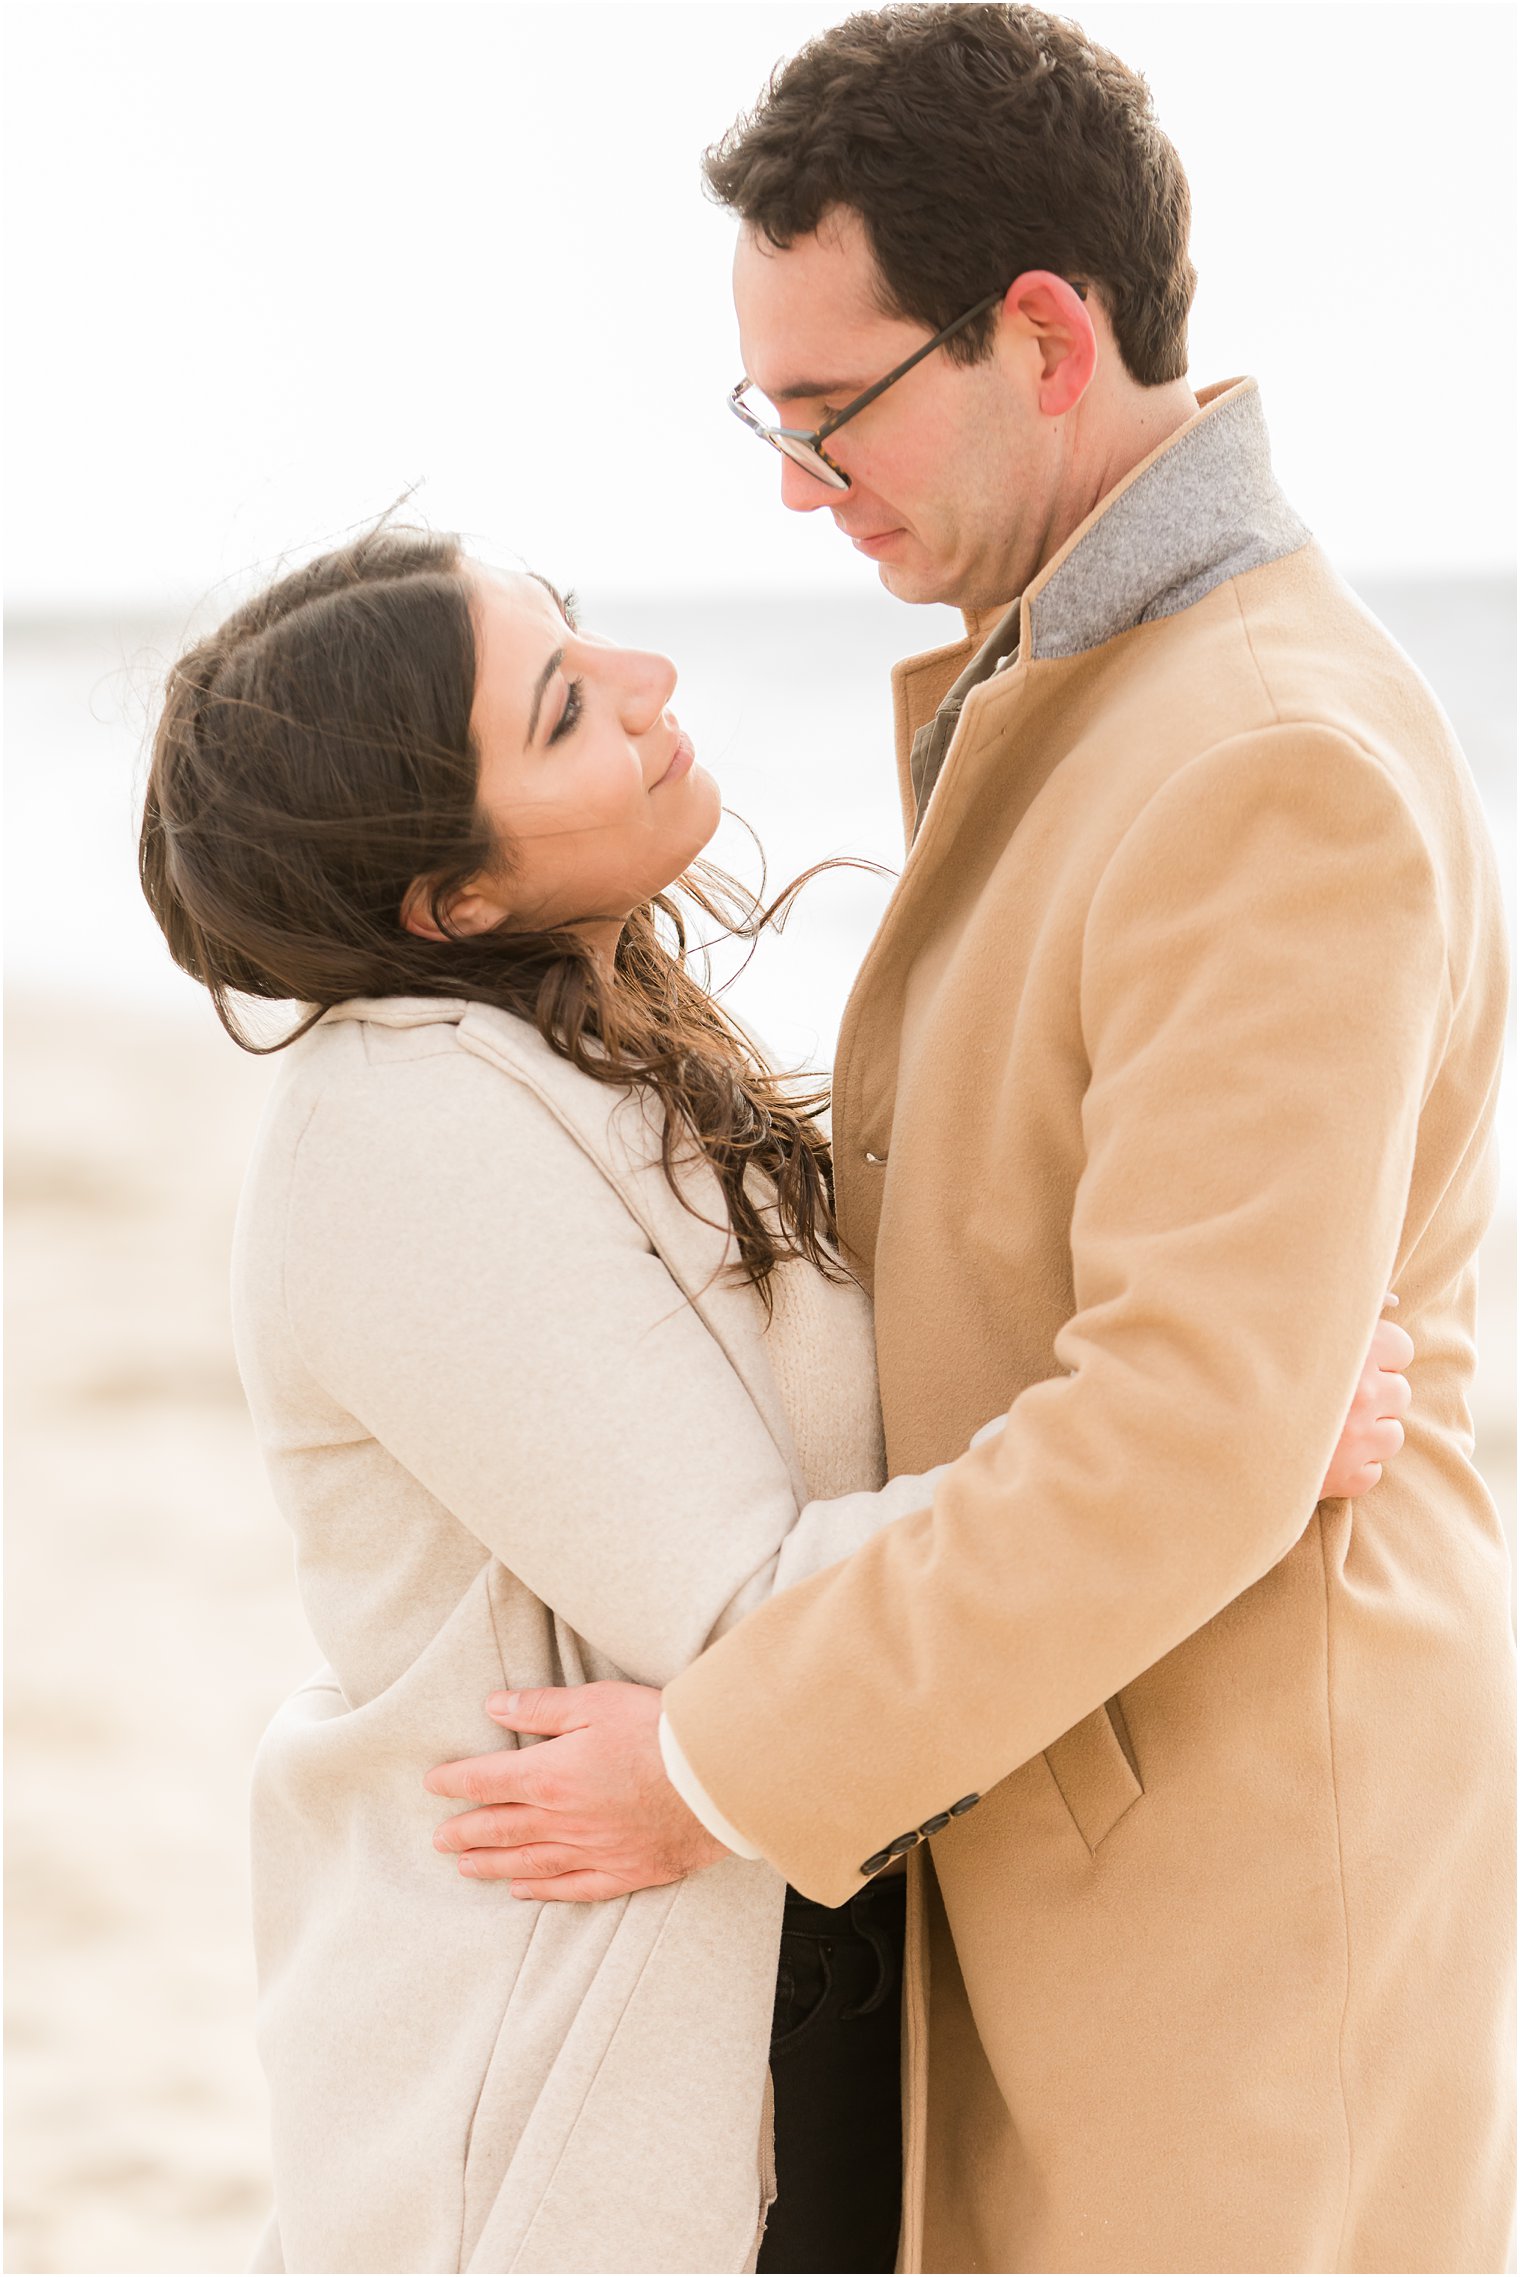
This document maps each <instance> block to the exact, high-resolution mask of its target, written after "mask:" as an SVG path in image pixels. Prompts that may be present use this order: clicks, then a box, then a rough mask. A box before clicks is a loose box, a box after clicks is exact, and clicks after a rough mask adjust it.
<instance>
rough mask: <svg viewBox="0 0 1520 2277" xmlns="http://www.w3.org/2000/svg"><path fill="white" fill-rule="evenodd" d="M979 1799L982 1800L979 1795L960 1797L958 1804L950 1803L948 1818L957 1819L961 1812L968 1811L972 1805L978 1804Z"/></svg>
mask: <svg viewBox="0 0 1520 2277" xmlns="http://www.w3.org/2000/svg"><path fill="white" fill-rule="evenodd" d="M981 1799H982V1798H981V1796H980V1795H962V1797H961V1799H960V1801H959V1802H958V1803H952V1804H951V1805H950V1816H951V1817H952V1818H959V1817H960V1816H961V1814H962V1812H964V1811H969V1810H970V1808H971V1806H972V1804H973V1803H979V1802H980V1801H981Z"/></svg>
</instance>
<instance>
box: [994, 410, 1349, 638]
mask: <svg viewBox="0 0 1520 2277" xmlns="http://www.w3.org/2000/svg"><path fill="white" fill-rule="evenodd" d="M1308 536H1309V532H1308V530H1307V528H1306V527H1305V525H1304V524H1303V523H1302V522H1301V521H1300V520H1299V518H1298V516H1297V515H1296V514H1295V513H1294V511H1293V509H1292V507H1291V506H1290V505H1289V504H1288V502H1287V500H1286V499H1285V498H1284V497H1283V494H1282V492H1281V491H1280V490H1279V489H1278V487H1277V484H1276V481H1275V480H1274V479H1273V474H1272V451H1271V446H1270V444H1269V442H1268V440H1267V423H1266V420H1265V419H1264V418H1263V417H1262V409H1261V397H1260V395H1259V394H1258V392H1257V388H1256V382H1255V381H1254V380H1239V381H1236V382H1233V383H1231V384H1229V385H1227V386H1226V387H1224V388H1222V389H1220V390H1217V391H1216V390H1211V391H1210V394H1209V398H1208V400H1207V402H1206V403H1205V406H1204V408H1203V409H1202V410H1201V411H1200V412H1199V414H1198V416H1197V417H1196V418H1195V419H1190V420H1189V421H1188V424H1187V425H1186V426H1185V427H1182V428H1179V429H1178V431H1177V433H1176V435H1175V436H1173V437H1172V438H1171V439H1170V441H1169V442H1167V443H1165V444H1163V445H1162V447H1161V448H1160V449H1159V450H1158V451H1157V453H1156V455H1155V456H1154V457H1153V458H1151V459H1149V460H1147V461H1145V462H1144V463H1143V464H1142V465H1141V466H1140V468H1139V469H1138V471H1137V472H1136V473H1135V474H1133V475H1132V476H1131V477H1130V478H1129V480H1128V481H1127V482H1126V483H1124V484H1122V485H1121V487H1120V488H1119V489H1118V490H1117V491H1115V492H1113V493H1112V494H1111V495H1110V497H1109V498H1108V499H1107V500H1105V501H1104V502H1103V503H1102V504H1100V505H1099V506H1098V507H1097V508H1096V510H1095V511H1094V513H1093V515H1092V517H1091V518H1090V520H1089V521H1088V523H1087V524H1086V526H1085V527H1084V528H1083V529H1081V530H1079V531H1078V532H1077V534H1076V536H1075V537H1074V538H1073V539H1071V540H1070V542H1069V543H1068V545H1067V547H1066V550H1065V551H1064V552H1063V553H1061V554H1059V555H1058V556H1057V557H1056V560H1055V561H1054V563H1053V564H1052V565H1051V567H1050V568H1049V569H1048V570H1047V571H1046V573H1045V575H1044V577H1043V578H1042V579H1039V580H1037V581H1036V583H1035V584H1034V585H1033V586H1032V587H1031V588H1030V590H1029V592H1028V594H1027V595H1026V596H1025V599H1026V601H1027V603H1028V619H1027V622H1028V626H1029V655H1030V656H1031V658H1039V657H1045V656H1080V655H1081V654H1082V652H1083V651H1084V650H1085V649H1089V648H1097V647H1099V646H1100V645H1101V644H1102V643H1103V642H1104V641H1106V640H1112V639H1113V638H1114V637H1115V635H1116V634H1118V633H1123V632H1128V631H1130V629H1131V628H1132V627H1133V626H1135V625H1146V624H1151V623H1153V622H1154V621H1155V619H1156V618H1158V617H1174V616H1176V615H1177V614H1178V612H1179V611H1180V610H1182V609H1190V608H1191V607H1192V606H1193V603H1194V602H1195V601H1201V600H1202V599H1203V597H1204V595H1205V594H1206V593H1212V592H1213V590H1214V588H1215V586H1216V585H1223V584H1224V583H1225V581H1226V579H1227V578H1231V577H1240V576H1242V575H1244V573H1245V571H1247V570H1248V569H1261V568H1263V567H1264V566H1265V565H1266V563H1267V562H1269V561H1277V560H1279V559H1281V557H1282V556H1283V555H1284V554H1288V553H1295V552H1296V551H1297V550H1298V548H1299V547H1300V546H1301V545H1303V544H1304V543H1305V542H1306V540H1307V539H1308Z"/></svg>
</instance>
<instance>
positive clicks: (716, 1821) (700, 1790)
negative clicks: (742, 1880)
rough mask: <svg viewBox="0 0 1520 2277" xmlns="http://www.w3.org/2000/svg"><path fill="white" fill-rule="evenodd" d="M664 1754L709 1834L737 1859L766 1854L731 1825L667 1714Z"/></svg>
mask: <svg viewBox="0 0 1520 2277" xmlns="http://www.w3.org/2000/svg"><path fill="white" fill-rule="evenodd" d="M660 1754H661V1756H662V1758H663V1760H664V1764H665V1776H666V1778H667V1779H668V1780H669V1781H670V1783H671V1785H672V1786H673V1787H674V1789H675V1791H676V1793H677V1794H678V1795H679V1796H680V1798H681V1800H682V1802H683V1803H684V1804H685V1805H686V1808H687V1809H688V1810H689V1811H691V1812H693V1813H694V1815H695V1816H696V1817H697V1818H699V1819H700V1820H701V1821H702V1824H703V1825H704V1826H705V1827H706V1829H707V1831H708V1833H709V1834H710V1835H712V1836H714V1837H715V1839H716V1840H717V1841H719V1842H721V1843H724V1844H725V1845H726V1846H727V1848H728V1849H730V1850H732V1851H733V1853H734V1855H735V1857H736V1858H759V1857H760V1856H762V1853H761V1852H760V1851H758V1850H757V1849H756V1848H755V1846H754V1844H753V1843H752V1842H748V1841H746V1840H745V1838H744V1836H743V1835H742V1834H741V1833H740V1832H739V1829H738V1828H737V1827H736V1826H731V1825H730V1824H729V1822H728V1820H727V1819H726V1818H725V1817H724V1816H723V1813H722V1812H721V1811H720V1810H719V1808H718V1806H717V1804H716V1803H715V1802H714V1801H713V1799H712V1797H711V1795H709V1793H708V1792H707V1789H706V1788H705V1787H704V1786H703V1785H702V1782H701V1780H700V1779H699V1778H698V1777H697V1774H696V1773H695V1771H693V1769H692V1767H691V1765H690V1764H689V1763H688V1762H687V1760H686V1751H685V1749H684V1748H683V1747H682V1745H681V1742H680V1741H679V1740H678V1739H677V1738H676V1735H675V1733H674V1732H673V1731H672V1730H671V1728H670V1718H669V1717H668V1716H666V1715H664V1714H662V1715H661V1717H660Z"/></svg>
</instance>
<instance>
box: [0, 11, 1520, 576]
mask: <svg viewBox="0 0 1520 2277" xmlns="http://www.w3.org/2000/svg"><path fill="white" fill-rule="evenodd" d="M847 12H848V10H847V9H846V8H845V7H817V6H808V5H787V6H778V5H771V4H769V0H764V4H762V0H753V4H751V0H741V4H727V0H685V4H665V0H661V4H654V0H624V4H623V5H617V6H592V5H582V4H581V0H552V4H551V0H542V4H532V5H518V4H503V0H386V4H375V0H167V4H166V0H152V4H139V0H111V4H109V5H72V4H69V0H46V4H43V5H27V4H16V0H13V4H12V5H11V6H10V7H9V8H8V10H7V19H8V28H9V58H8V62H9V69H8V87H7V109H8V114H9V116H8V123H7V145H8V148H7V171H8V174H9V177H10V197H9V213H10V223H9V233H10V251H9V309H8V314H9V328H8V329H9V338H10V344H11V347H10V368H9V423H8V424H9V441H10V449H9V470H8V502H7V503H8V548H7V552H8V572H9V576H8V582H9V592H10V598H11V601H12V603H13V605H16V606H19V607H21V608H24V609H35V608H53V607H63V608H71V607H87V606H94V605H102V604H104V605H112V606H119V605H129V606H133V607H141V608H156V607H159V606H165V605H170V606H173V605H178V604H179V603H181V602H182V601H185V600H187V599H193V598H195V597H197V596H199V595H203V594H205V593H206V592H207V591H208V589H209V588H212V587H214V586H216V585H217V583H218V581H219V580H231V581H232V583H233V584H234V585H235V586H237V587H241V586H242V585H243V584H244V582H245V581H246V577H247V574H248V573H249V572H251V571H252V570H254V569H255V568H257V567H259V566H260V565H264V564H267V563H268V562H269V561H270V560H271V559H272V558H273V557H274V556H276V555H278V554H280V553H282V552H300V551H303V550H305V549H307V548H310V547H312V546H314V545H316V544H318V543H320V542H322V541H324V540H326V539H329V538H331V537H332V536H333V535H335V534H336V533H337V532H339V531H341V530H343V529H345V528H348V527H351V526H352V525H354V524H356V523H358V522H360V521H362V520H364V519H366V518H367V517H368V516H370V515H371V514H373V513H375V512H376V511H378V510H379V509H380V508H382V507H384V506H385V505H386V504H387V503H388V502H389V501H390V500H391V499H392V498H393V497H394V496H395V495H396V493H397V492H399V491H401V490H402V489H404V488H405V487H407V486H408V485H413V484H415V485H417V486H418V487H417V492H416V503H417V507H418V509H419V511H420V512H421V513H422V514H423V515H424V516H425V517H426V518H427V519H428V520H429V521H431V522H432V523H433V524H434V525H435V526H436V527H440V528H463V529H465V530H466V531H468V532H470V533H472V534H473V535H474V536H475V537H476V539H477V540H478V541H479V543H480V545H481V546H482V548H483V550H485V551H487V552H488V553H491V554H493V555H494V557H496V558H507V557H509V556H510V555H512V554H514V553H515V554H518V555H521V556H522V557H525V558H527V559H529V560H531V561H533V562H534V563H536V564H537V565H539V566H541V567H543V568H545V569H546V570H548V571H549V572H550V573H551V574H552V575H555V576H557V577H562V578H566V579H568V580H570V581H572V582H578V583H580V584H582V585H583V586H587V587H593V588H595V589H597V590H601V591H612V590H620V589H629V588H636V589H646V590H647V589H654V588H658V589H660V590H666V591H681V590H687V591H693V590H708V589H711V588H713V587H734V588H741V587H756V586H758V587H763V588H769V589H772V590H777V589H799V588H800V589H805V590H806V589H816V590H819V591H828V590H838V589H840V588H859V586H860V585H861V583H862V579H863V577H869V576H870V575H871V572H870V571H869V569H868V567H867V565H864V564H862V563H861V562H860V560H859V559H858V558H857V557H856V556H855V555H854V554H853V553H852V552H851V551H850V549H849V548H848V547H847V546H846V545H845V544H844V543H843V541H842V540H841V539H840V538H839V537H838V535H837V533H836V532H835V531H834V530H833V529H832V527H831V525H830V524H829V521H828V518H827V516H823V515H815V516H811V517H806V518H804V517H799V516H794V515H788V514H785V513H783V512H782V511H781V510H780V509H779V507H778V506H777V503H776V496H775V493H776V487H777V477H776V473H775V471H773V470H774V469H775V468H776V466H777V464H778V462H776V461H775V460H774V459H773V458H772V456H771V454H769V453H768V452H766V451H764V450H763V448H762V447H761V446H760V445H758V444H756V443H754V442H753V441H752V440H751V439H750V438H748V437H746V436H744V435H743V434H742V433H741V432H740V430H739V428H738V427H737V425H736V423H735V422H733V421H732V420H731V419H730V417H729V415H728V413H727V412H726V410H725V408H724V403H723V398H724V395H725V393H726V391H727V389H728V388H729V387H730V386H731V385H732V383H733V381H734V380H735V379H737V378H738V376H739V365H738V359H737V350H736V347H735V336H734V326H733V319H732V311H731V307H730V304H729V297H728V266H729V259H730V253H731V247H732V237H733V225H732V223H731V222H730V221H729V220H728V218H727V217H726V216H725V215H723V214H721V213H719V212H717V211H715V210H714V209H713V208H712V207H711V206H709V205H708V204H707V203H706V201H705V200H704V198H703V196H702V192H701V186H700V178H699V173H698V161H699V157H700V153H701V150H702V148H703V145H704V144H705V143H706V142H708V141H709V140H711V139H712V138H714V137H715V136H716V135H717V134H718V133H720V132H721V131H722V129H723V128H724V127H725V126H726V125H727V124H728V122H729V120H730V119H731V117H732V116H733V114H734V112H735V111H736V110H738V109H739V108H741V107H743V106H744V105H746V104H748V103H749V102H750V101H752V100H753V98H754V96H755V94H756V93H757V92H758V90H759V88H760V86H761V84H762V82H763V80H764V78H765V75H766V73H767V72H768V70H769V69H770V67H771V66H772V64H773V63H774V62H775V61H776V60H777V59H779V58H780V57H782V56H783V55H785V54H786V53H787V52H788V51H789V50H791V49H792V48H794V47H795V46H797V45H798V44H799V43H800V42H801V41H802V40H803V39H804V38H806V37H807V36H808V34H809V33H810V32H812V31H814V30H817V29H819V28H821V27H822V26H824V25H826V24H828V23H830V22H833V21H836V20H837V19H838V18H839V17H840V16H842V15H843V14H845V13H847ZM1074 12H1075V13H1076V14H1077V15H1078V16H1079V17H1080V20H1081V21H1082V22H1083V23H1084V24H1085V26H1086V28H1087V29H1088V31H1089V32H1090V33H1091V34H1092V35H1093V36H1094V37H1095V38H1096V39H1098V40H1101V41H1102V42H1103V43H1104V44H1105V45H1107V46H1111V47H1113V48H1114V49H1116V50H1117V51H1118V52H1119V53H1120V54H1121V55H1123V56H1124V57H1125V59H1126V60H1127V61H1128V62H1130V63H1132V64H1133V65H1135V66H1137V67H1138V68H1139V69H1141V70H1142V71H1144V72H1145V74H1146V76H1147V77H1148V78H1149V80H1150V82H1151V85H1152V88H1153V90H1154V92H1155V96H1156V100H1157V105H1158V108H1159V110H1160V114H1161V117H1162V120H1163V123H1164V124H1165V125H1166V127H1167V129H1168V131H1169V133H1170V134H1171V136H1172V139H1173V141H1174V142H1175V143H1176V144H1177V146H1178V149H1179V150H1180V152H1181V154H1182V158H1183V162H1184V164H1185V165H1186V167H1187V169H1188V172H1189V174H1190V177H1191V180H1192V184H1193V194H1194V210H1195V239H1194V257H1195V259H1196V261H1197V264H1198V267H1199V270H1200V272H1201V277H1202V283H1201V287H1200V292H1199V298H1198V302H1197V307H1196V311H1195V316H1194V323H1193V333H1192V339H1193V363H1192V376H1193V378H1194V381H1195V383H1196V384H1198V385H1200V386H1201V385H1203V384H1205V383H1206V382H1208V381H1211V380H1216V379H1222V378H1226V377H1230V376H1233V375H1234V374H1236V373H1239V372H1247V371H1249V372H1254V373H1255V374H1256V375H1257V377H1258V378H1259V379H1260V380H1261V383H1262V388H1263V397H1264V402H1265V406H1266V410H1267V415H1268V420H1269V423H1270V425H1271V428H1272V433H1273V438H1274V446H1275V453H1276V460H1277V466H1278V471H1279V475H1280V477H1281V479H1282V481H1283V483H1284V486H1285V488H1286V489H1287V491H1288V493H1289V495H1290V497H1291V498H1292V499H1293V501H1294V503H1295V505H1296V506H1297V507H1298V509H1299V511H1300V512H1301V513H1302V514H1303V515H1304V517H1305V519H1306V520H1308V521H1309V523H1310V524H1311V525H1312V526H1313V528H1314V529H1315V530H1316V532H1317V534H1318V535H1319V536H1320V538H1321V539H1322V540H1323V542H1324V543H1325V544H1326V545H1327V547H1328V548H1329V550H1330V551H1331V553H1332V555H1333V556H1334V557H1335V559H1336V560H1337V562H1338V563H1339V564H1340V566H1341V567H1342V568H1344V569H1346V570H1348V571H1350V572H1351V573H1352V574H1368V573H1373V574H1409V573H1414V572H1420V571H1445V570H1454V569H1456V570H1460V569H1478V570H1488V571H1493V570H1502V569H1505V568H1509V567H1512V566H1513V561H1514V537H1513V497H1514V445H1513V436H1514V415H1513V408H1512V397H1513V378H1514V355H1513V345H1514V282H1513V280H1514V95H1513V89H1514V49H1515V17H1514V11H1513V10H1512V8H1510V7H1509V6H1508V5H1505V4H1503V0H1492V4H1478V5H1468V4H1459V0H1440V4H1438V5H1385V4H1380V0H1367V4H1363V5H1320V4H1314V0H1305V4H1298V0H1262V4H1257V0H1195V4H1191V5H1187V4H1184V5H1167V6H1158V5H1151V4H1149V0H1129V4H1125V5H1102V6H1093V7H1089V8H1085V9H1083V8H1077V9H1076V10H1075V11H1074Z"/></svg>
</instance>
